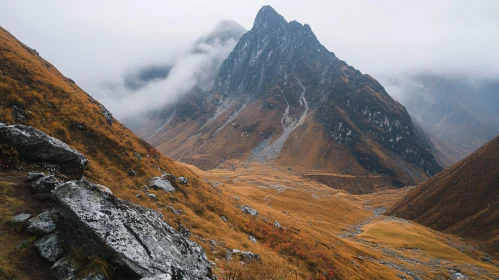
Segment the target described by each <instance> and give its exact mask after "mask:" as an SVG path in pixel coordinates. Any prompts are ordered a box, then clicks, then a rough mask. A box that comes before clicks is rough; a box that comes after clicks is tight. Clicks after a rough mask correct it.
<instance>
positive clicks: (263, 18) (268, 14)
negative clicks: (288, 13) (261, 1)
mask: <svg viewBox="0 0 499 280" xmlns="http://www.w3.org/2000/svg"><path fill="white" fill-rule="evenodd" d="M286 23H288V22H287V21H286V20H285V19H284V17H283V16H281V15H280V14H279V13H277V12H276V10H274V8H272V7H271V6H269V5H266V6H263V7H262V8H261V9H260V11H258V14H257V15H256V18H255V22H254V24H253V28H259V27H264V28H266V27H282V26H284V25H285V24H286Z"/></svg>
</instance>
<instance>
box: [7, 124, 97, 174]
mask: <svg viewBox="0 0 499 280" xmlns="http://www.w3.org/2000/svg"><path fill="white" fill-rule="evenodd" d="M0 134H2V136H3V138H5V139H6V140H7V141H8V142H10V144H11V145H12V146H14V147H15V148H16V150H17V152H18V153H19V155H20V156H21V157H22V158H24V159H26V160H30V161H36V162H48V163H54V164H57V165H58V166H59V167H60V168H61V171H62V172H63V173H64V174H65V175H66V176H68V177H69V178H71V179H80V178H81V177H82V176H83V171H85V168H86V167H87V164H88V160H87V158H85V157H84V156H83V155H82V154H80V153H79V152H77V151H75V150H73V149H72V148H70V147H69V146H68V145H66V144H65V143H63V142H62V141H60V140H58V139H56V138H53V137H51V136H49V135H47V134H45V133H43V132H41V131H40V130H38V129H36V128H33V127H31V126H25V125H20V124H19V125H8V126H0Z"/></svg>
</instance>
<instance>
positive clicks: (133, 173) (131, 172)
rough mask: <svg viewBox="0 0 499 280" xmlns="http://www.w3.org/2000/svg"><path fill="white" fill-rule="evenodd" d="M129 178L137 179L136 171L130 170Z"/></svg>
mask: <svg viewBox="0 0 499 280" xmlns="http://www.w3.org/2000/svg"><path fill="white" fill-rule="evenodd" d="M128 176H130V177H135V176H137V173H135V171H133V169H130V170H128Z"/></svg>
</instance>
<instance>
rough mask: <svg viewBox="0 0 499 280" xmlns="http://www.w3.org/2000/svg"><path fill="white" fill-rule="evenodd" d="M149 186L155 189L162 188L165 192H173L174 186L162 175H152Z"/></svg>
mask: <svg viewBox="0 0 499 280" xmlns="http://www.w3.org/2000/svg"><path fill="white" fill-rule="evenodd" d="M149 187H150V188H152V189H155V190H164V191H165V192H174V191H175V187H173V186H172V184H171V183H170V181H169V180H167V179H165V178H163V177H154V178H151V179H150V180H149Z"/></svg>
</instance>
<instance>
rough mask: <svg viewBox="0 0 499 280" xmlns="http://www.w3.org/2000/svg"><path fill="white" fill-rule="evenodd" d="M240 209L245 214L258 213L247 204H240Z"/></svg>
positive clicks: (254, 214)
mask: <svg viewBox="0 0 499 280" xmlns="http://www.w3.org/2000/svg"><path fill="white" fill-rule="evenodd" d="M241 211H243V213H246V214H248V215H251V216H257V215H258V211H257V210H256V209H253V208H251V207H249V206H248V205H244V206H241Z"/></svg>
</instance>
